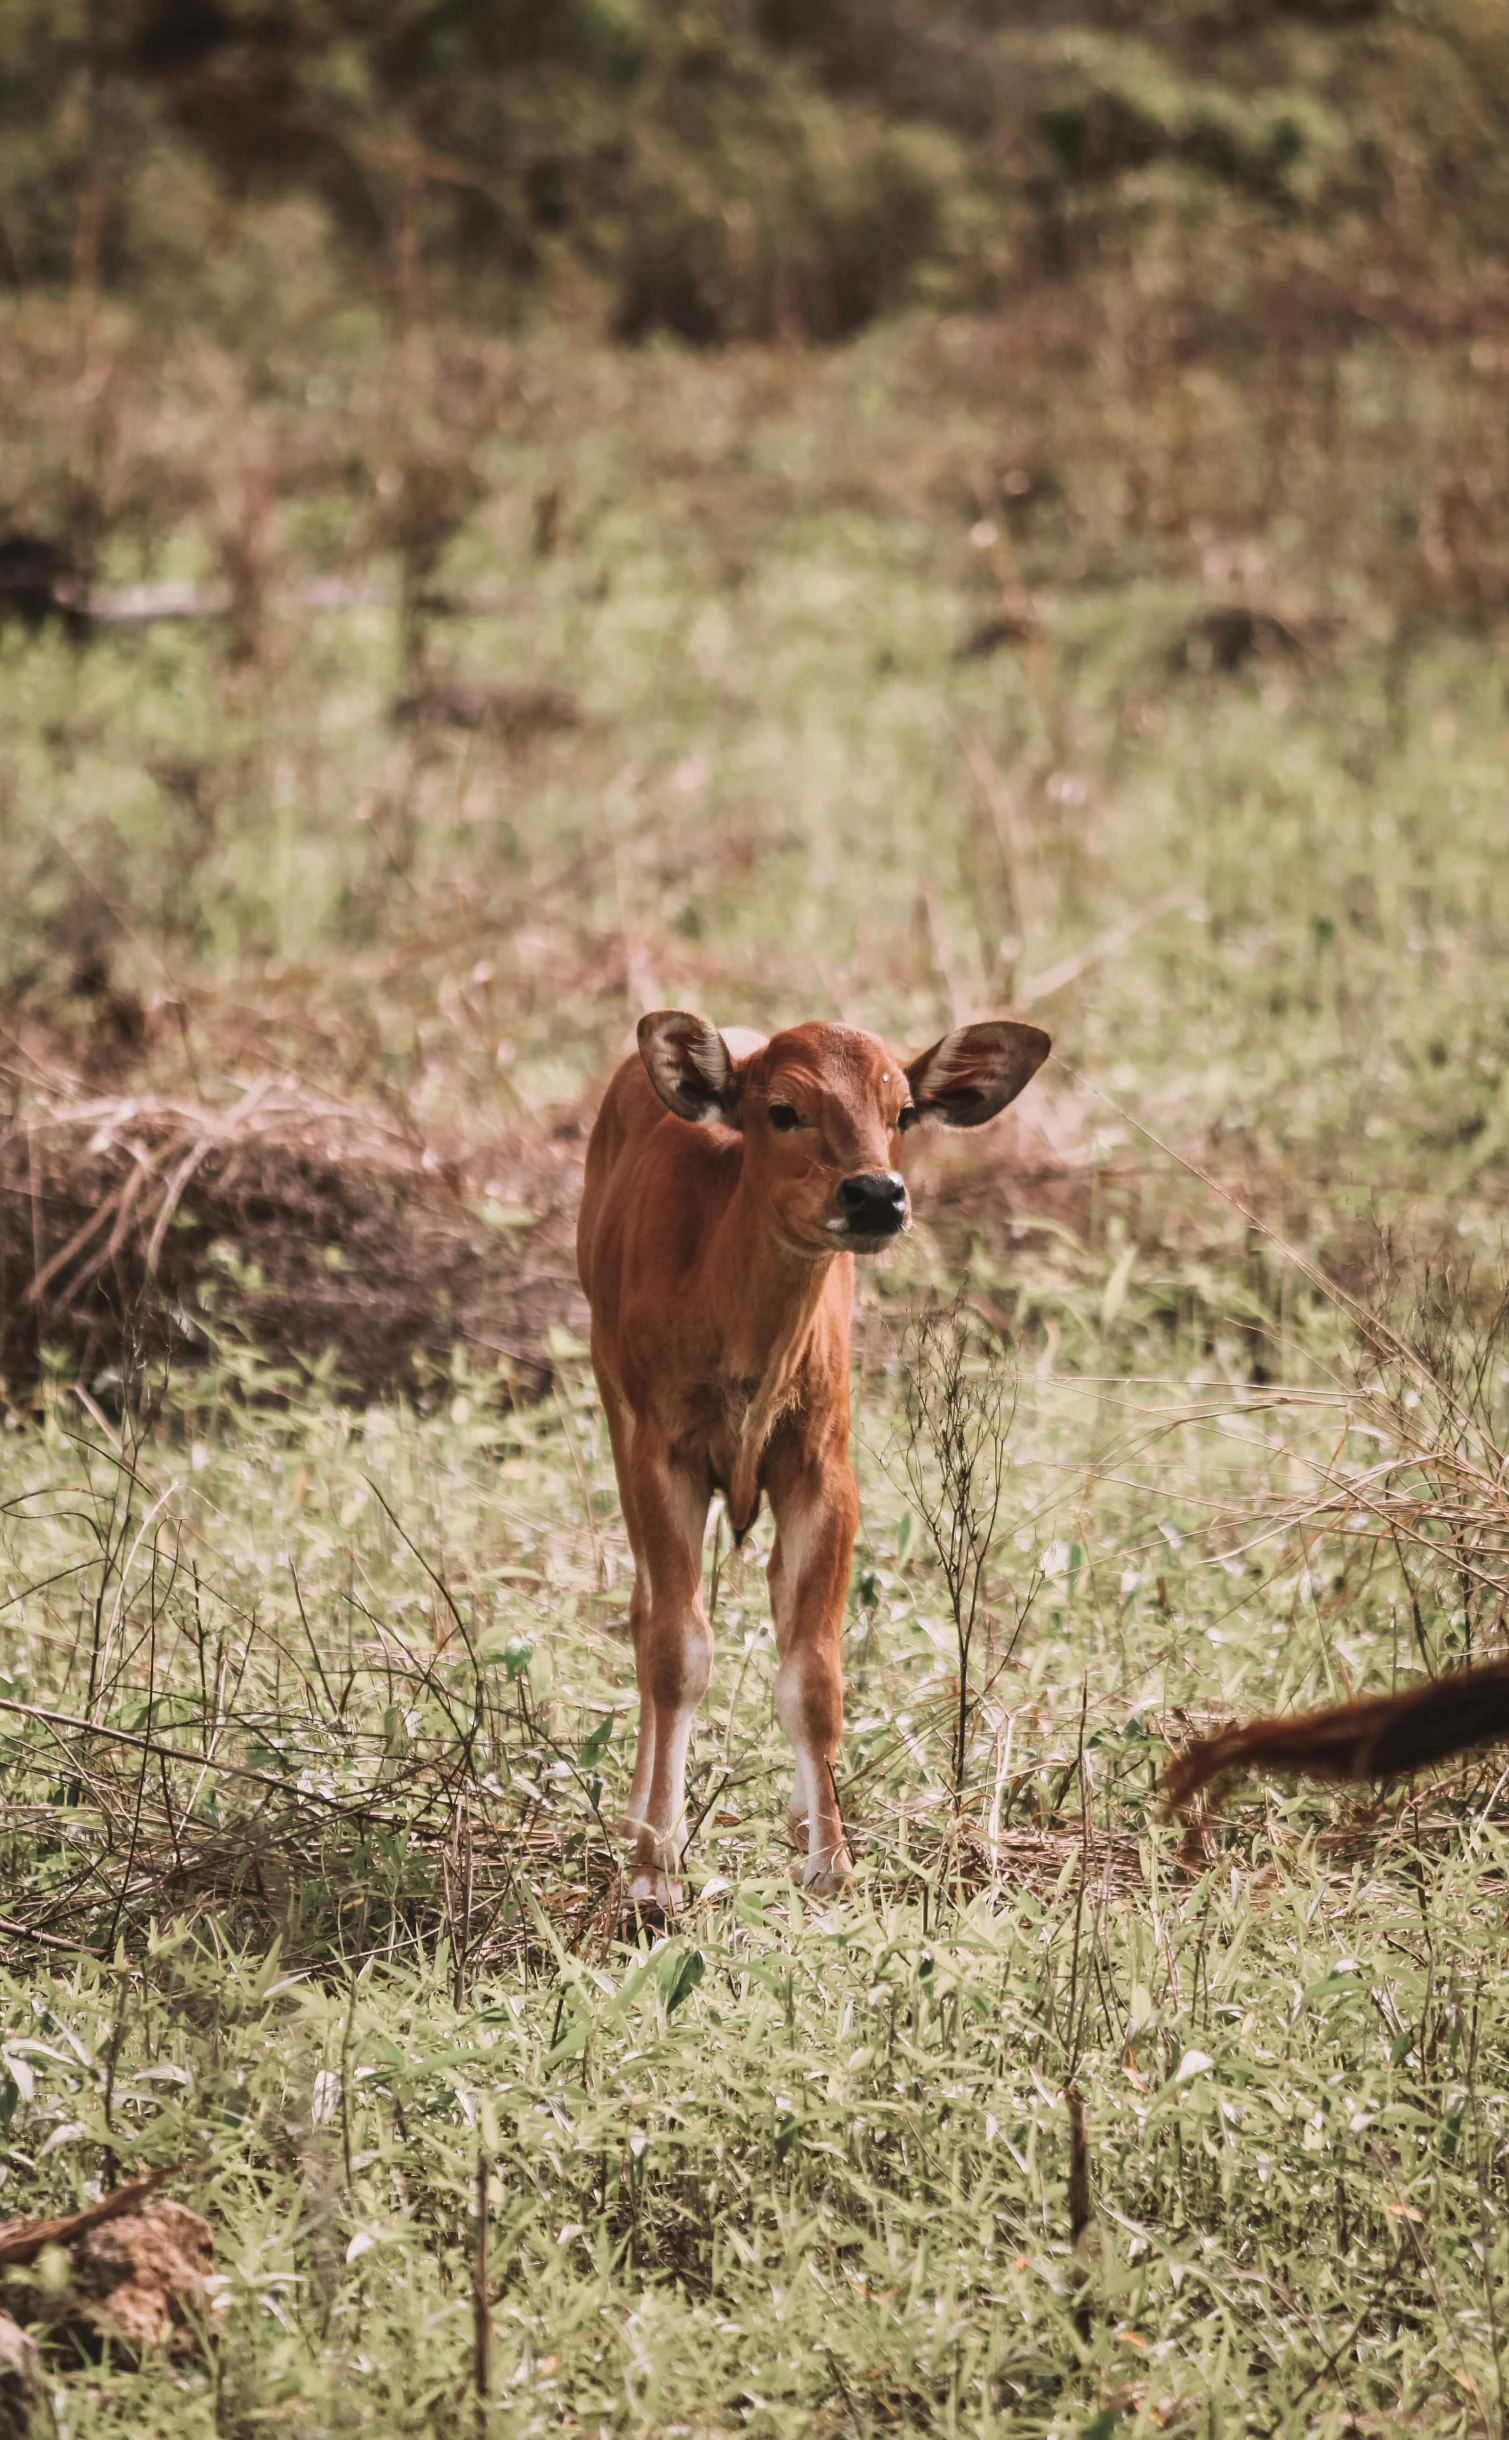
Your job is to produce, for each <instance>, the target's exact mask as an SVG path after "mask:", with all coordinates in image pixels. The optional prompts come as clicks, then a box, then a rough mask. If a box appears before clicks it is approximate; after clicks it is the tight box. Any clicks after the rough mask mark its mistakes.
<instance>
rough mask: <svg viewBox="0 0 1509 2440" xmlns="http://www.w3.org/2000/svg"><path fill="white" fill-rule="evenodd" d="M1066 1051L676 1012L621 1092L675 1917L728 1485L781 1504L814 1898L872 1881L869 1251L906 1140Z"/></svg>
mask: <svg viewBox="0 0 1509 2440" xmlns="http://www.w3.org/2000/svg"><path fill="white" fill-rule="evenodd" d="M1048 1048H1049V1044H1048V1036H1047V1035H1046V1034H1044V1033H1040V1032H1039V1030H1038V1028H1037V1027H1036V1026H1035V1025H1020V1024H1015V1023H1011V1022H1008V1021H1002V1022H999V1023H990V1024H983V1025H965V1026H961V1027H960V1028H959V1029H958V1030H957V1031H956V1032H954V1033H951V1034H946V1035H945V1036H944V1038H943V1040H942V1041H941V1042H936V1043H934V1045H933V1047H932V1049H931V1050H929V1051H924V1052H923V1053H922V1056H921V1057H920V1058H919V1059H913V1060H912V1061H910V1062H906V1061H904V1060H901V1059H898V1058H897V1056H896V1054H895V1052H894V1051H891V1050H888V1049H887V1048H886V1046H885V1044H884V1043H883V1042H880V1041H877V1039H876V1037H875V1036H874V1035H873V1034H864V1033H858V1032H856V1031H855V1030H854V1029H853V1028H852V1027H850V1026H847V1025H798V1026H794V1027H793V1028H792V1029H791V1031H790V1032H789V1033H782V1034H777V1035H776V1036H775V1037H774V1039H773V1040H772V1041H769V1042H767V1041H765V1040H764V1039H763V1038H762V1037H761V1036H759V1035H758V1034H747V1033H727V1034H720V1033H719V1032H718V1031H717V1030H716V1028H715V1027H713V1026H712V1025H710V1024H709V1023H708V1022H707V1019H706V1018H705V1017H694V1016H688V1015H686V1014H684V1013H682V1012H679V1011H674V1010H660V1011H659V1012H657V1013H656V1014H655V1015H654V1016H648V1017H645V1018H643V1019H642V1020H641V1022H640V1027H639V1056H638V1057H637V1058H631V1059H628V1060H626V1061H625V1063H624V1065H623V1066H622V1067H621V1068H620V1069H619V1070H618V1073H617V1074H616V1076H615V1077H614V1079H613V1081H612V1083H611V1084H610V1085H609V1087H608V1091H607V1096H606V1098H605V1100H604V1102H603V1106H602V1109H601V1111H600V1112H599V1114H598V1119H597V1124H596V1126H595V1127H594V1128H593V1131H592V1140H591V1143H590V1144H589V1145H588V1148H587V1181H586V1187H585V1189H584V1192H583V1195H582V1209H581V1220H580V1223H579V1226H578V1230H577V1265H578V1268H579V1270H580V1272H581V1279H582V1286H583V1287H584V1288H585V1289H586V1292H587V1301H588V1303H589V1304H590V1306H591V1308H592V1363H593V1369H594V1370H595V1372H596V1374H597V1381H598V1387H599V1389H600V1390H601V1392H602V1400H603V1406H604V1409H605V1411H606V1414H607V1418H608V1429H609V1432H610V1434H611V1437H612V1442H613V1462H614V1465H615V1467H616V1468H617V1472H618V1488H619V1494H620V1497H621V1499H622V1501H623V1511H624V1522H625V1524H626V1525H627V1527H628V1531H629V1543H630V1547H631V1549H632V1551H633V1553H634V1592H633V1598H632V1601H631V1604H630V1611H629V1618H630V1624H631V1627H632V1629H633V1635H634V1665H635V1673H636V1676H637V1677H638V1681H639V1744H638V1749H637V1751H636V1754H635V1760H634V1780H633V1786H632V1788H631V1790H630V1794H629V1806H628V1827H629V1829H630V1830H631V1831H632V1833H633V1836H634V1842H635V1845H634V1869H633V1876H632V1879H631V1882H630V1889H629V1894H630V1897H631V1899H632V1900H634V1902H635V1903H637V1904H640V1905H646V1906H651V1905H654V1906H661V1907H665V1906H669V1905H672V1904H673V1903H674V1901H675V1894H676V1893H675V1888H674V1876H675V1875H676V1873H677V1872H678V1870H679V1868H680V1863H681V1855H682V1850H683V1848H684V1847H685V1844H686V1824H685V1818H684V1814H685V1781H686V1755H687V1747H688V1744H689V1743H690V1740H691V1731H692V1721H693V1718H694V1716H695V1714H696V1710H697V1706H698V1704H699V1703H700V1702H701V1700H702V1697H703V1695H704V1693H705V1692H706V1690H707V1684H708V1679H709V1677H710V1675H711V1672H712V1644H713V1639H712V1630H711V1628H710V1627H709V1625H708V1622H707V1614H706V1611H705V1610H704V1608H703V1606H702V1543H703V1537H704V1533H705V1530H706V1525H707V1512H708V1506H709V1503H710V1501H711V1499H712V1495H713V1493H714V1492H715V1491H721V1492H722V1494H723V1498H724V1501H725V1503H726V1506H727V1510H728V1517H729V1523H730V1524H731V1526H732V1528H733V1531H734V1534H735V1536H736V1537H739V1538H742V1536H743V1535H744V1534H745V1533H746V1532H747V1531H748V1529H749V1527H750V1525H751V1523H752V1522H753V1519H754V1515H755V1511H756V1509H757V1508H758V1506H759V1502H760V1494H761V1493H762V1492H764V1493H766V1494H767V1496H768V1497H769V1500H770V1505H771V1509H772V1512H773V1515H774V1518H775V1546H774V1548H773V1550H772V1552H771V1557H770V1568H769V1583H770V1605H771V1611H772V1614H773V1617H774V1622H775V1637H776V1650H777V1654H778V1664H777V1669H776V1681H775V1699H776V1711H777V1714H778V1716H779V1718H780V1722H781V1726H782V1728H783V1729H784V1730H785V1732H786V1735H787V1736H788V1737H789V1739H790V1740H791V1743H792V1746H793V1747H794V1748H795V1752H796V1779H795V1785H794V1787H793V1789H792V1795H791V1804H790V1808H789V1814H788V1819H789V1821H790V1824H791V1829H792V1834H793V1836H794V1837H796V1838H798V1839H800V1840H803V1841H804V1842H805V1845H806V1850H807V1860H806V1866H805V1871H804V1879H805V1882H806V1885H807V1887H808V1888H810V1889H813V1890H815V1891H818V1892H819V1893H824V1894H826V1893H831V1892H832V1891H833V1890H835V1889H836V1888H837V1887H838V1886H839V1885H840V1883H841V1882H842V1881H844V1880H845V1879H847V1877H848V1875H849V1873H850V1871H851V1869H852V1868H851V1865H850V1862H849V1857H848V1854H847V1851H846V1849H845V1846H844V1834H843V1825H842V1823H841V1821H840V1819H839V1812H838V1799H837V1792H836V1788H835V1783H834V1761H835V1757H836V1754H837V1751H838V1739H839V1731H840V1729H841V1728H842V1726H843V1675H842V1670H841V1667H840V1662H839V1632H840V1627H841V1625H842V1620H843V1608H844V1596H845V1591H846V1589H847V1585H848V1578H849V1559H850V1554H851V1551H852V1549H853V1544H854V1529H855V1525H856V1523H857V1521H858V1514H859V1502H858V1495H857V1493H856V1490H855V1486H854V1476H853V1473H852V1471H851V1470H850V1466H849V1454H848V1437H849V1311H850V1305H851V1302H852V1299H853V1290H854V1259H853V1258H854V1256H855V1254H857V1253H858V1254H868V1253H873V1252H875V1251H876V1250H877V1249H878V1248H879V1247H881V1246H883V1245H886V1244H888V1243H889V1242H890V1240H891V1239H892V1238H893V1237H895V1236H897V1235H898V1234H899V1233H900V1232H901V1230H903V1229H905V1228H908V1227H910V1225H911V1207H910V1203H909V1201H908V1197H907V1190H906V1185H905V1182H904V1180H903V1179H902V1178H901V1176H900V1175H899V1174H898V1171H897V1168H896V1161H897V1157H898V1155H899V1152H900V1139H901V1135H902V1133H903V1131H904V1130H905V1129H906V1128H908V1127H910V1126H911V1125H912V1124H913V1123H914V1122H915V1121H917V1120H919V1119H924V1118H936V1119H941V1120H942V1121H943V1123H944V1124H945V1125H946V1126H951V1127H978V1126H980V1125H981V1124H982V1123H983V1122H984V1121H985V1120H986V1119H988V1118H993V1117H994V1116H995V1114H996V1112H997V1111H998V1110H1003V1109H1004V1108H1005V1107H1006V1104H1007V1103H1008V1102H1009V1101H1012V1100H1014V1099H1015V1097H1016V1095H1017V1094H1018V1093H1020V1091H1021V1090H1022V1087H1023V1086H1024V1085H1025V1084H1026V1083H1027V1082H1028V1080H1029V1078H1031V1077H1032V1076H1033V1075H1034V1074H1035V1073H1036V1071H1037V1069H1038V1068H1039V1067H1040V1066H1041V1064H1042V1062H1043V1060H1044V1059H1045V1058H1046V1057H1047V1054H1048Z"/></svg>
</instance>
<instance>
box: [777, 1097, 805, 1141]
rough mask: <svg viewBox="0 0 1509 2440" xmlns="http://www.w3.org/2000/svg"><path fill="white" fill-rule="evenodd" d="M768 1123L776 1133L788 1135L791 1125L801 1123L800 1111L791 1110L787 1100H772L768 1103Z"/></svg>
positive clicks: (795, 1125)
mask: <svg viewBox="0 0 1509 2440" xmlns="http://www.w3.org/2000/svg"><path fill="white" fill-rule="evenodd" d="M770 1123H771V1125H772V1127H774V1128H775V1130H776V1133H777V1134H778V1135H789V1134H790V1133H791V1130H792V1128H793V1127H799V1126H800V1125H801V1123H802V1117H801V1112H800V1111H799V1110H793V1108H792V1107H791V1104H790V1102H789V1101H773V1102H772V1103H771V1105H770Z"/></svg>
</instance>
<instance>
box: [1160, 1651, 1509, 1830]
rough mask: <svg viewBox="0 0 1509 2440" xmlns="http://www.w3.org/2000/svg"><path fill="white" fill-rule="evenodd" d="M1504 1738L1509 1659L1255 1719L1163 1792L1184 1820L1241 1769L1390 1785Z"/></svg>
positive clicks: (1199, 1746)
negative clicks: (1403, 1688)
mask: <svg viewBox="0 0 1509 2440" xmlns="http://www.w3.org/2000/svg"><path fill="white" fill-rule="evenodd" d="M1499 1737H1509V1660H1502V1661H1488V1662H1486V1663H1485V1664H1484V1665H1483V1667H1481V1668H1479V1669H1455V1670H1452V1671H1451V1672H1449V1674H1448V1675H1447V1676H1445V1677H1439V1678H1433V1679H1432V1680H1431V1681H1430V1683H1429V1684H1428V1685H1425V1686H1418V1687H1412V1688H1411V1689H1410V1690H1409V1691H1408V1692H1407V1693H1405V1694H1388V1695H1377V1696H1375V1697H1374V1698H1373V1700H1372V1701H1370V1702H1364V1703H1337V1704H1335V1705H1333V1706H1331V1707H1330V1708H1329V1709H1327V1710H1325V1711H1304V1712H1299V1713H1298V1714H1296V1716H1295V1717H1294V1718H1293V1719H1287V1720H1254V1721H1252V1722H1251V1724H1250V1725H1249V1726H1248V1727H1246V1728H1226V1729H1222V1730H1220V1731H1219V1732H1218V1733H1217V1735H1215V1736H1213V1737H1197V1738H1196V1740H1195V1742H1194V1743H1193V1744H1192V1745H1187V1746H1186V1747H1185V1749H1184V1751H1183V1753H1182V1754H1176V1755H1175V1757H1174V1759H1173V1761H1172V1762H1171V1763H1170V1764H1169V1767H1168V1770H1167V1772H1166V1774H1165V1776H1164V1782H1163V1787H1164V1794H1165V1795H1166V1797H1167V1798H1168V1801H1169V1804H1170V1806H1171V1807H1172V1808H1173V1810H1174V1811H1175V1812H1176V1813H1187V1812H1188V1810H1189V1808H1190V1806H1191V1805H1192V1804H1193V1803H1194V1801H1195V1799H1196V1797H1198V1796H1199V1795H1200V1794H1201V1792H1202V1791H1203V1790H1204V1789H1205V1788H1208V1787H1209V1786H1210V1784H1211V1782H1212V1780H1216V1779H1224V1778H1226V1777H1227V1776H1228V1774H1230V1773H1232V1772H1235V1771H1261V1770H1279V1771H1303V1772H1305V1773H1307V1774H1308V1775H1309V1776H1310V1777H1312V1778H1316V1779H1392V1778H1394V1777H1395V1776H1396V1775H1397V1774H1398V1773H1400V1772H1403V1771H1414V1770H1418V1769H1420V1767H1421V1766H1422V1765H1423V1764H1425V1763H1427V1762H1440V1761H1442V1760H1443V1759H1444V1758H1445V1756H1446V1755H1448V1754H1460V1753H1463V1752H1465V1751H1466V1749H1467V1748H1468V1747H1469V1746H1474V1745H1490V1744H1492V1743H1493V1741H1494V1740H1495V1739H1496V1738H1499Z"/></svg>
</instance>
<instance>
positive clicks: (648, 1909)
mask: <svg viewBox="0 0 1509 2440" xmlns="http://www.w3.org/2000/svg"><path fill="white" fill-rule="evenodd" d="M680 1902H681V1888H680V1884H679V1882H676V1881H673V1880H672V1879H671V1877H670V1875H669V1874H668V1873H664V1872H649V1871H646V1870H644V1869H643V1868H641V1869H640V1870H638V1871H637V1872H635V1873H633V1874H632V1875H631V1876H630V1880H629V1886H628V1888H627V1889H626V1890H625V1892H624V1904H623V1911H624V1921H625V1922H626V1923H627V1924H629V1925H631V1926H634V1927H637V1928H640V1929H643V1930H647V1931H657V1932H663V1931H664V1930H665V1928H666V1926H667V1924H668V1923H669V1922H670V1921H671V1919H672V1917H673V1916H674V1914H675V1912H676V1909H677V1907H678V1905H679V1904H680Z"/></svg>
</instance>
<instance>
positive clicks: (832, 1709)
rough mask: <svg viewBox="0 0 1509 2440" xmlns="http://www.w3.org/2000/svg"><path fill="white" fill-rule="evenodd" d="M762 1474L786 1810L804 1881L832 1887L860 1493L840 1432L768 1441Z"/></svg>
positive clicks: (842, 1848) (837, 1870)
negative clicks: (846, 1636) (836, 1438)
mask: <svg viewBox="0 0 1509 2440" xmlns="http://www.w3.org/2000/svg"><path fill="white" fill-rule="evenodd" d="M765 1482H766V1489H767V1490H768V1492H769V1495H770V1506H771V1512H772V1514H773V1516H774V1518H775V1527H776V1536H775V1547H774V1549H773V1550H772V1551H771V1554H770V1567H769V1571H768V1575H769V1584H770V1608H771V1615H772V1618H773V1620H774V1622H775V1642H776V1652H777V1655H778V1660H777V1667H776V1674H775V1707H776V1716H777V1718H778V1719H779V1721H780V1723H781V1726H782V1728H783V1729H784V1730H785V1732H786V1735H787V1737H788V1738H789V1739H790V1742H791V1745H792V1747H793V1749H794V1750H795V1754H796V1775H795V1779H794V1782H793V1785H792V1790H791V1806H790V1812H789V1815H788V1819H789V1821H790V1825H791V1829H792V1833H793V1836H794V1838H796V1839H797V1840H798V1841H800V1840H801V1839H802V1838H803V1836H805V1841H806V1848H807V1854H806V1860H805V1862H804V1864H803V1867H802V1881H803V1885H804V1887H805V1888H807V1889H810V1890H811V1891H813V1893H814V1895H816V1896H818V1897H832V1896H833V1895H834V1894H835V1893H836V1892H837V1891H838V1890H839V1889H841V1888H842V1887H843V1884H844V1883H845V1882H846V1881H847V1880H849V1879H850V1878H851V1876H852V1874H853V1870H854V1867H853V1864H852V1863H851V1861H850V1858H849V1851H848V1848H847V1847H846V1845H845V1844H844V1828H843V1822H842V1820H841V1819H840V1817H839V1810H838V1785H837V1779H836V1771H837V1766H838V1741H839V1738H840V1736H841V1735H842V1733H843V1725H844V1677H843V1662H842V1658H841V1655H840V1649H839V1644H840V1638H841V1636H842V1633H843V1621H844V1599H845V1595H846V1593H847V1591H848V1585H849V1561H850V1559H851V1557H852V1555H853V1550H854V1533H855V1528H856V1526H857V1525H858V1523H859V1494H858V1492H857V1490H856V1489H855V1484H854V1476H853V1472H852V1470H851V1468H850V1465H849V1459H848V1452H847V1450H846V1449H845V1448H844V1447H843V1446H842V1443H841V1442H840V1443H838V1444H837V1445H835V1446H832V1447H830V1448H828V1449H827V1450H825V1451H819V1452H817V1453H815V1454H814V1453H813V1452H810V1451H809V1450H807V1449H805V1448H804V1447H803V1446H802V1444H801V1442H800V1440H799V1439H798V1438H797V1437H796V1436H795V1434H792V1435H790V1436H789V1437H786V1438H783V1439H780V1440H778V1441H777V1443H776V1445H775V1446H774V1447H773V1448H772V1450H771V1453H770V1458H769V1460H768V1462H767V1467H766V1476H765Z"/></svg>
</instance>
